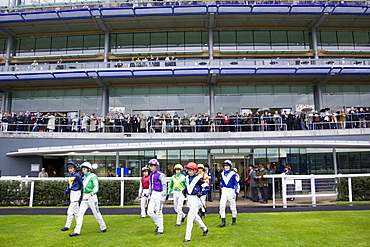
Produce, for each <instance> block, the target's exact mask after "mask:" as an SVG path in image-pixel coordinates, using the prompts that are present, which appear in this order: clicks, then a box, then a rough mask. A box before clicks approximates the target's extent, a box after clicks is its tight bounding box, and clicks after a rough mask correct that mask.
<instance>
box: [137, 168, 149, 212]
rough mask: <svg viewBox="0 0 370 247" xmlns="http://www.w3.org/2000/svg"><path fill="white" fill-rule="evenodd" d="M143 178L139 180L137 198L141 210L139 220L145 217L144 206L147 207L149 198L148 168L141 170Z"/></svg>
mask: <svg viewBox="0 0 370 247" xmlns="http://www.w3.org/2000/svg"><path fill="white" fill-rule="evenodd" d="M141 173H142V174H143V176H142V177H141V180H140V187H139V196H138V197H139V198H140V208H141V218H145V217H146V206H147V205H148V196H149V178H150V177H149V168H148V167H143V168H142V169H141Z"/></svg>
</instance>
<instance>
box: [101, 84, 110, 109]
mask: <svg viewBox="0 0 370 247" xmlns="http://www.w3.org/2000/svg"><path fill="white" fill-rule="evenodd" d="M108 104H109V89H108V87H107V86H103V87H102V97H101V114H102V115H103V116H105V115H107V113H108Z"/></svg>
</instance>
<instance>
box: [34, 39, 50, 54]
mask: <svg viewBox="0 0 370 247" xmlns="http://www.w3.org/2000/svg"><path fill="white" fill-rule="evenodd" d="M50 46H51V37H38V38H36V51H35V54H37V55H41V54H45V55H49V54H50Z"/></svg>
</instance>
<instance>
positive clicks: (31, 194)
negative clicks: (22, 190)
mask: <svg viewBox="0 0 370 247" xmlns="http://www.w3.org/2000/svg"><path fill="white" fill-rule="evenodd" d="M34 191H35V180H32V181H31V190H30V202H29V207H30V208H32V205H33V194H34Z"/></svg>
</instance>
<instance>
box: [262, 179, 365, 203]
mask: <svg viewBox="0 0 370 247" xmlns="http://www.w3.org/2000/svg"><path fill="white" fill-rule="evenodd" d="M264 177H265V178H272V205H273V207H274V208H275V207H276V184H275V179H281V183H280V185H281V196H282V199H283V207H284V208H286V207H287V206H288V204H287V200H288V199H290V198H299V197H311V199H312V206H313V207H315V206H316V198H317V197H331V196H337V195H338V192H337V190H336V187H335V183H336V182H337V180H338V179H339V178H348V197H349V202H352V200H353V196H352V178H356V177H370V173H366V174H337V175H313V174H312V175H285V174H280V175H265V176H264ZM330 180H331V181H330ZM321 182H323V184H321Z"/></svg>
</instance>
